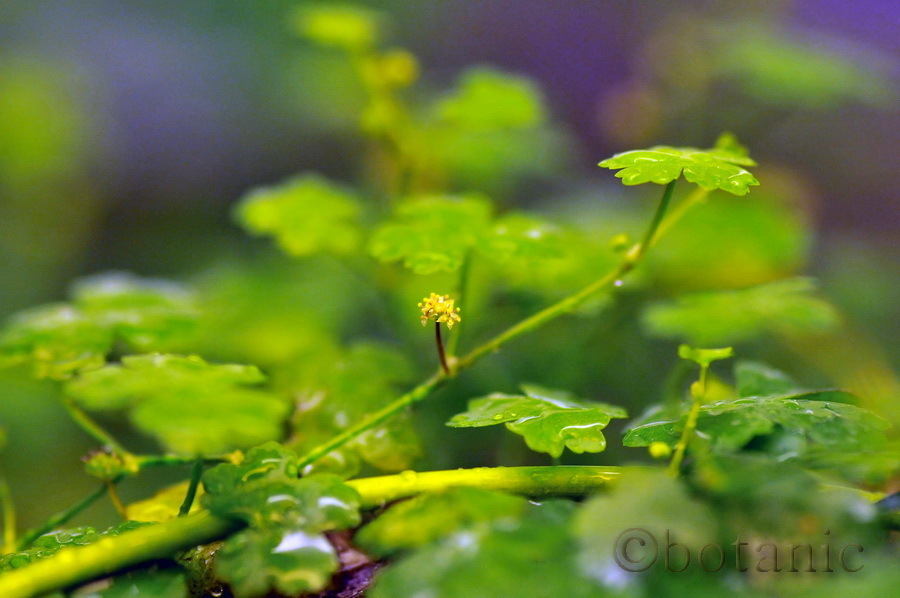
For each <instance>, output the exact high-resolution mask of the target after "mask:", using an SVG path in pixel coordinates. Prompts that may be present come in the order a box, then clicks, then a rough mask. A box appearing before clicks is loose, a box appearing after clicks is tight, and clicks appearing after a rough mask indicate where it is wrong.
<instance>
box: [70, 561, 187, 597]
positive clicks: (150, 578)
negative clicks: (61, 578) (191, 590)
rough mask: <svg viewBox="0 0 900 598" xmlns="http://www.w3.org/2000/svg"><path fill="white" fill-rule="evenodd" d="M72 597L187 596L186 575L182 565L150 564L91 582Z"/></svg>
mask: <svg viewBox="0 0 900 598" xmlns="http://www.w3.org/2000/svg"><path fill="white" fill-rule="evenodd" d="M69 596H71V598H188V588H187V576H186V575H185V572H184V570H183V569H181V568H176V567H170V568H168V569H161V568H159V567H151V568H149V569H139V570H137V571H129V572H128V573H123V574H121V575H116V576H115V577H110V578H108V579H105V580H103V581H99V582H93V583H90V584H88V585H86V586H84V587H82V588H80V589H78V590H75V591H74V592H72V593H71V594H69Z"/></svg>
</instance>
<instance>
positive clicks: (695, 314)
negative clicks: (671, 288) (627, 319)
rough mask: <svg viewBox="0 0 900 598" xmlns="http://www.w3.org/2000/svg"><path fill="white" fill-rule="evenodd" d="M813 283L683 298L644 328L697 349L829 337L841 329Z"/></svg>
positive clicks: (650, 313) (650, 311)
mask: <svg viewBox="0 0 900 598" xmlns="http://www.w3.org/2000/svg"><path fill="white" fill-rule="evenodd" d="M814 290H815V287H814V284H813V282H812V280H810V279H808V278H790V279H787V280H780V281H776V282H770V283H766V284H762V285H758V286H755V287H750V288H746V289H740V290H734V291H712V292H702V293H691V294H687V295H683V296H681V297H679V298H677V299H675V300H674V301H669V302H660V303H655V304H651V305H650V306H649V307H648V308H647V309H646V310H645V311H644V313H643V315H642V318H641V320H642V324H643V325H644V327H645V328H646V329H647V330H648V331H649V332H650V333H652V334H655V335H657V336H663V337H670V338H686V339H689V340H690V342H692V343H693V344H697V345H725V344H734V343H737V342H740V341H747V340H752V339H754V338H757V337H759V336H761V335H762V334H763V333H766V332H785V333H789V334H796V333H803V332H826V331H828V330H831V329H833V328H834V327H835V326H836V325H837V324H838V315H837V312H836V311H835V309H834V308H833V307H832V306H831V304H829V303H827V302H826V301H825V300H823V299H819V298H818V297H815V296H813V295H812V293H813V291H814Z"/></svg>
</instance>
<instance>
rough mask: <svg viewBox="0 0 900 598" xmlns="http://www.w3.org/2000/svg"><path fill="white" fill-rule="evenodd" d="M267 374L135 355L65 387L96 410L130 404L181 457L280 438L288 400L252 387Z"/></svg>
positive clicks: (140, 423)
mask: <svg viewBox="0 0 900 598" xmlns="http://www.w3.org/2000/svg"><path fill="white" fill-rule="evenodd" d="M264 380H265V376H263V374H262V373H261V372H260V371H259V370H258V369H257V368H256V367H254V366H245V365H234V364H231V365H213V364H209V363H206V362H205V361H204V360H203V359H201V358H199V357H197V356H189V357H183V356H178V355H160V354H150V355H130V356H126V357H123V358H122V363H121V364H116V365H107V366H104V367H102V368H100V369H96V370H92V371H89V372H85V373H83V374H81V375H80V376H78V377H77V378H74V379H73V380H71V381H69V382H68V383H67V384H66V386H65V391H66V393H68V394H69V395H70V396H71V397H72V398H73V399H75V401H76V402H77V403H78V404H80V405H81V406H83V407H85V408H87V409H93V410H109V409H128V410H129V416H130V419H131V420H132V422H133V423H134V424H135V425H136V426H137V427H138V428H139V429H141V430H142V431H144V432H147V433H148V434H151V435H153V436H155V437H156V438H157V439H158V440H159V441H160V442H161V443H162V444H163V445H164V446H165V447H166V448H167V450H170V451H173V452H176V453H180V454H189V455H197V454H217V453H222V452H227V451H229V450H234V449H235V448H246V447H248V446H253V445H255V444H259V443H261V442H265V441H266V440H271V439H273V438H277V437H279V436H280V435H281V425H282V421H283V419H284V417H285V416H286V415H287V411H288V404H287V402H286V401H285V400H284V399H282V398H281V397H279V396H277V395H274V394H272V393H269V392H266V391H263V390H259V389H256V388H248V387H251V386H255V385H258V384H260V383H261V382H263V381H264Z"/></svg>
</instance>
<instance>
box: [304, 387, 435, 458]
mask: <svg viewBox="0 0 900 598" xmlns="http://www.w3.org/2000/svg"><path fill="white" fill-rule="evenodd" d="M447 378H448V377H447V375H446V374H445V373H444V371H443V370H440V371H438V373H437V374H435V375H434V376H432V377H431V378H429V379H428V380H426V381H425V382H423V383H422V384H420V385H418V386H417V387H415V388H414V389H412V390H411V391H409V392H408V393H406V394H405V395H403V396H402V397H400V398H399V399H397V400H395V401H394V402H392V403H389V404H388V405H386V406H384V407H383V408H381V409H379V410H378V411H375V412H374V413H370V414H368V415H367V416H365V417H364V418H362V419H361V420H360V421H359V422H357V423H356V424H354V425H353V426H350V427H349V428H347V429H346V430H344V431H343V432H341V433H340V434H338V435H337V436H334V437H333V438H331V439H330V440H328V441H327V442H323V443H322V444H320V445H318V446H316V447H315V448H313V449H312V450H310V451H308V452H307V453H306V454H305V455H303V456H302V457H300V459H299V461H298V462H297V466H298V467H299V468H300V471H303V469H304V468H305V467H307V466H308V465H311V464H312V463H315V462H316V461H317V460H319V459H320V458H322V457H324V456H325V455H327V454H328V453H330V452H331V451H333V450H335V449H337V448H340V447H342V446H343V445H345V444H347V443H348V442H350V441H351V440H353V439H354V438H356V437H357V436H359V435H360V434H363V433H365V432H368V431H369V430H371V429H372V428H374V427H375V426H377V425H378V424H380V423H382V422H384V421H386V420H388V419H390V418H391V417H393V416H394V415H396V414H397V413H399V412H401V411H403V410H404V409H406V408H407V407H409V406H410V405H412V404H413V403H417V402H419V401H421V400H423V399H425V398H426V397H428V395H430V394H431V392H432V391H433V390H434V389H436V388H437V387H439V386H440V385H441V384H443V383H444V382H445V381H446V380H447Z"/></svg>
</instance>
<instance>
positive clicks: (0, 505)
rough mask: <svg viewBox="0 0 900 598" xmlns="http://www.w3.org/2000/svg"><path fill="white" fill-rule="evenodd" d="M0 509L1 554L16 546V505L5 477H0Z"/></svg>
mask: <svg viewBox="0 0 900 598" xmlns="http://www.w3.org/2000/svg"><path fill="white" fill-rule="evenodd" d="M0 511H2V512H3V545H2V546H0V549H2V550H3V554H7V553H10V552H14V551H15V547H16V505H15V503H14V502H13V498H12V492H11V491H10V489H9V484H8V483H7V482H6V478H4V477H0Z"/></svg>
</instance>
